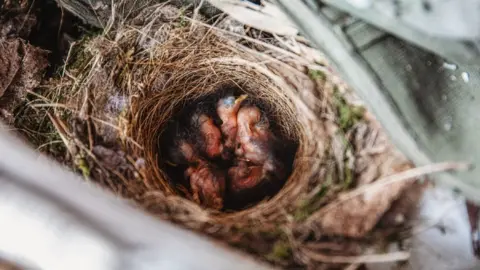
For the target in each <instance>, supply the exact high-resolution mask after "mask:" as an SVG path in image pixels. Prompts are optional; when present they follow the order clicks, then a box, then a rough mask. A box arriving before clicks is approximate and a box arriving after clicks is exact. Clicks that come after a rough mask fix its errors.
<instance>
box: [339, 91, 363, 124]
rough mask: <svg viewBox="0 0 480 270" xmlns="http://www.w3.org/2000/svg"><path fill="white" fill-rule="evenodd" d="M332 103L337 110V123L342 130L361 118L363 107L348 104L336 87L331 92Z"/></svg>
mask: <svg viewBox="0 0 480 270" xmlns="http://www.w3.org/2000/svg"><path fill="white" fill-rule="evenodd" d="M333 105H334V106H335V108H336V110H337V117H338V125H339V126H340V128H341V129H342V130H343V131H344V132H347V131H348V130H350V129H351V128H352V127H353V126H354V125H355V124H356V123H357V122H359V121H361V120H362V119H363V115H364V113H365V108H363V107H361V106H353V105H351V104H348V103H347V101H346V100H345V98H344V97H343V96H342V95H341V93H340V92H339V91H338V90H337V89H334V92H333Z"/></svg>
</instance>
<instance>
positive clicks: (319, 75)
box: [308, 69, 327, 81]
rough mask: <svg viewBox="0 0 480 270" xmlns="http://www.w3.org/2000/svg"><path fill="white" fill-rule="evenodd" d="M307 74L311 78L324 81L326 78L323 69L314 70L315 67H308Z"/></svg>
mask: <svg viewBox="0 0 480 270" xmlns="http://www.w3.org/2000/svg"><path fill="white" fill-rule="evenodd" d="M308 76H309V77H310V79H312V80H319V81H325V80H326V79H327V75H325V73H323V71H321V70H316V69H309V70H308Z"/></svg>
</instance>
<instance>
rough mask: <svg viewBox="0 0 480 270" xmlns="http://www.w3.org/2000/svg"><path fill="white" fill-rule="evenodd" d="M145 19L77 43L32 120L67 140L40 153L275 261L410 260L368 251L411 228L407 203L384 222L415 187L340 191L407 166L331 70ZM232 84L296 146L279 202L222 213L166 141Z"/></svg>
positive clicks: (166, 17) (167, 15) (149, 14)
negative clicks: (162, 144) (208, 203)
mask: <svg viewBox="0 0 480 270" xmlns="http://www.w3.org/2000/svg"><path fill="white" fill-rule="evenodd" d="M139 14H140V15H138V16H136V17H135V18H129V19H128V20H127V19H125V20H121V21H122V23H121V24H120V23H118V24H116V23H112V24H111V25H110V26H111V27H110V28H109V30H108V31H107V30H105V32H104V33H102V34H101V35H96V36H92V37H86V38H85V39H84V40H82V41H81V42H79V43H78V44H75V45H74V46H73V47H72V48H71V50H70V52H69V55H68V59H67V64H66V66H65V67H64V68H63V69H62V70H60V71H59V73H60V74H59V77H58V78H57V79H54V80H52V81H51V82H49V83H48V84H47V85H46V86H45V87H44V88H43V89H41V91H40V92H37V93H32V97H31V98H32V102H31V103H30V104H29V109H28V110H27V109H26V110H25V112H24V113H25V114H28V113H30V116H31V115H32V114H33V115H35V117H37V118H38V119H39V121H38V123H39V127H38V130H48V131H52V130H55V132H53V133H52V132H49V133H48V134H52V135H51V137H50V138H48V141H54V142H59V144H58V145H50V144H49V145H47V146H46V145H45V144H42V142H35V144H37V146H38V145H42V151H44V152H46V153H48V154H50V155H52V156H55V157H56V158H57V159H60V160H62V161H63V162H64V163H66V164H68V165H69V166H71V167H72V168H74V170H76V171H78V172H80V173H82V174H83V175H84V176H85V179H86V180H87V181H93V182H95V183H99V184H100V185H102V186H103V187H105V188H107V189H109V190H111V191H112V192H114V193H116V194H118V196H121V197H123V198H126V199H129V200H132V201H134V202H135V203H136V204H137V205H138V206H139V207H141V208H143V209H145V210H147V211H148V212H150V213H152V214H154V215H156V216H159V217H160V218H163V219H167V220H171V221H173V222H176V223H178V224H181V225H182V226H185V227H187V228H190V229H193V230H196V231H199V232H202V233H205V234H208V235H211V236H213V237H215V238H217V239H221V240H222V241H225V242H227V243H229V244H231V245H233V246H237V247H240V248H242V249H244V250H246V251H248V252H250V253H252V254H254V255H256V256H257V257H259V258H262V259H264V260H267V261H269V262H272V263H275V264H279V265H282V266H288V267H294V266H307V265H308V266H312V267H317V268H320V267H325V268H330V267H332V266H331V264H332V263H333V264H339V266H338V267H342V265H344V264H350V263H362V262H367V261H375V259H377V260H383V261H385V260H401V259H406V258H407V257H408V254H406V253H396V254H393V255H391V254H386V255H377V256H380V257H371V256H360V255H362V254H364V253H365V252H371V251H372V249H374V248H373V247H375V246H378V244H379V242H382V245H383V242H384V239H387V236H390V235H395V234H397V233H398V232H399V231H402V230H403V229H404V228H405V226H404V225H405V223H404V222H403V221H402V222H400V223H398V222H397V221H398V214H399V213H401V214H402V215H404V214H406V213H407V210H406V209H408V211H409V210H410V208H411V207H410V206H411V204H408V206H409V207H403V208H402V209H401V210H396V211H395V212H394V215H393V214H392V215H389V214H388V213H387V215H386V216H385V217H386V219H385V220H387V221H386V223H385V222H384V223H382V224H387V225H385V226H384V227H386V229H385V228H382V227H381V226H379V225H378V220H379V218H380V217H381V216H383V214H384V213H385V212H387V210H388V209H390V205H391V204H392V203H393V202H394V201H396V200H397V198H398V197H399V196H400V194H402V192H403V191H404V190H405V189H406V188H408V187H410V186H411V182H410V181H404V182H400V183H397V184H396V185H389V186H388V188H387V189H375V190H372V192H371V193H370V194H369V196H370V197H369V198H371V197H372V196H373V197H374V198H376V199H378V201H377V202H375V203H373V204H372V203H371V202H368V200H366V199H365V197H363V196H359V197H361V198H360V199H359V200H356V199H353V200H352V199H351V198H350V199H349V200H348V201H347V200H343V199H342V197H339V195H340V194H343V196H347V197H348V194H349V193H351V192H355V188H358V187H360V186H363V185H369V184H371V182H373V181H374V180H376V179H378V178H380V177H382V176H386V175H389V174H392V173H395V172H399V171H402V170H405V169H408V168H409V167H410V164H409V163H408V162H407V161H406V160H405V159H404V158H403V157H402V156H401V155H399V154H398V153H396V151H395V150H394V149H393V148H391V147H390V145H389V144H388V141H387V139H386V138H385V136H384V135H382V134H381V133H380V131H379V127H378V126H376V125H375V124H374V122H373V121H370V120H366V119H365V111H364V110H362V109H361V108H360V107H358V106H352V105H350V104H348V102H347V101H346V99H345V98H344V96H342V93H343V91H344V90H345V89H344V87H343V86H342V85H338V84H336V83H335V82H333V81H332V80H333V79H332V78H333V77H330V76H331V74H330V73H329V70H328V69H327V68H326V67H324V66H320V65H318V63H315V62H312V61H309V60H305V59H303V58H302V57H300V56H297V55H295V54H293V53H291V52H288V51H286V50H285V49H282V48H281V47H278V46H277V45H275V44H273V45H272V44H271V43H268V42H265V41H263V40H261V39H252V38H251V37H248V36H247V35H239V34H236V33H231V32H228V31H226V30H222V29H220V28H217V27H213V26H211V25H208V24H206V23H205V22H203V21H202V20H201V19H199V17H198V15H196V14H192V13H189V11H188V10H187V11H180V10H178V9H177V8H175V7H172V6H168V5H163V4H162V5H152V6H149V7H146V8H144V10H143V11H142V12H140V13H139ZM192 16H197V17H196V18H192ZM231 86H235V87H237V88H238V89H241V90H242V91H243V92H245V93H247V94H248V95H249V97H251V98H252V99H254V100H256V101H258V102H260V103H262V104H265V105H266V106H267V107H268V112H269V116H270V117H271V118H272V119H274V121H275V123H276V124H277V126H278V127H279V129H280V131H279V132H280V133H281V134H282V136H283V137H285V138H288V139H289V140H291V141H293V142H295V143H296V144H298V149H297V152H296V154H295V160H294V164H293V171H292V173H291V175H290V177H289V179H288V181H287V183H286V184H285V186H284V187H283V188H282V190H281V191H280V192H279V193H278V194H276V195H275V196H273V197H272V198H269V199H266V200H264V201H262V202H260V203H258V204H257V205H255V206H253V207H251V208H248V209H245V210H242V211H238V212H221V211H213V210H209V209H203V208H202V207H200V206H199V205H197V204H195V203H193V202H192V201H190V200H189V199H188V198H186V197H184V196H180V195H179V194H178V191H177V190H176V189H175V187H174V186H172V184H171V182H170V181H169V178H168V175H166V174H165V172H164V171H163V170H162V168H161V167H159V166H158V164H159V161H161V160H162V158H163V157H162V155H161V151H159V149H158V140H159V136H161V135H162V132H163V131H164V130H165V127H166V126H167V125H168V121H169V120H170V119H172V118H173V117H174V116H175V115H176V114H178V113H179V112H180V111H181V110H182V108H184V107H185V106H187V105H188V104H192V103H195V102H196V101H198V100H199V99H202V98H203V97H205V96H208V95H211V94H212V93H215V92H216V91H219V89H222V88H225V87H231ZM44 120H48V121H44ZM379 147H380V148H381V147H383V150H381V151H379V150H378V149H379ZM372 149H377V150H376V151H377V152H375V153H373V152H369V151H370V150H372ZM372 151H373V150H372ZM362 188H363V187H362ZM387 190H388V191H387ZM372 200H374V201H375V199H372ZM411 201H412V202H414V201H415V199H411ZM352 204H353V206H352ZM352 208H353V209H352ZM355 208H357V209H355ZM389 216H394V217H396V218H397V219H394V220H395V222H394V224H393V223H392V222H393V221H391V220H392V219H388V217H389ZM342 219H343V220H342ZM388 222H390V223H388ZM379 239H380V240H379ZM359 256H360V257H359Z"/></svg>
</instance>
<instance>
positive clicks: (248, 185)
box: [228, 161, 265, 193]
mask: <svg viewBox="0 0 480 270" xmlns="http://www.w3.org/2000/svg"><path fill="white" fill-rule="evenodd" d="M228 176H229V179H230V189H231V191H233V192H235V193H236V192H239V191H242V190H247V189H252V188H254V187H256V186H257V185H258V184H260V183H261V182H262V180H263V179H264V177H265V175H264V172H263V168H262V166H250V167H248V165H247V162H245V161H239V163H238V165H237V166H236V167H231V168H230V169H229V170H228Z"/></svg>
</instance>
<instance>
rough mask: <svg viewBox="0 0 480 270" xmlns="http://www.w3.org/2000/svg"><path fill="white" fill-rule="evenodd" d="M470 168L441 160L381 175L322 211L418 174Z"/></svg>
mask: <svg viewBox="0 0 480 270" xmlns="http://www.w3.org/2000/svg"><path fill="white" fill-rule="evenodd" d="M469 168H470V164H469V163H460V162H443V163H437V164H430V165H426V166H423V167H419V168H413V169H410V170H407V171H403V172H400V173H397V174H394V175H390V176H386V177H383V178H381V179H379V180H377V181H375V182H373V183H371V184H368V185H364V186H362V187H359V188H357V189H356V190H354V191H351V192H350V193H347V194H345V196H343V197H340V198H339V199H338V200H337V201H336V202H334V203H331V204H329V205H328V206H326V207H325V208H323V209H322V211H321V212H322V213H325V212H328V211H330V210H333V209H335V208H336V207H338V206H340V205H341V204H342V203H344V202H346V201H349V200H351V199H353V198H355V197H357V196H360V195H363V194H364V193H366V192H372V191H373V190H375V189H380V188H382V187H385V186H388V185H391V184H394V183H397V182H402V181H407V180H412V179H414V178H418V177H420V176H424V175H427V174H432V173H438V172H445V171H452V170H454V171H461V170H468V169H469Z"/></svg>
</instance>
